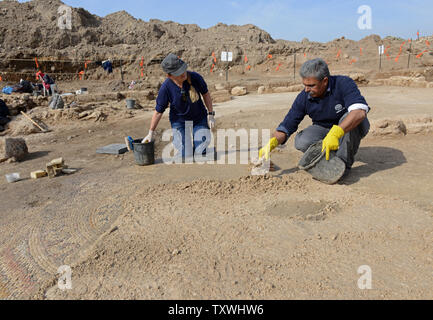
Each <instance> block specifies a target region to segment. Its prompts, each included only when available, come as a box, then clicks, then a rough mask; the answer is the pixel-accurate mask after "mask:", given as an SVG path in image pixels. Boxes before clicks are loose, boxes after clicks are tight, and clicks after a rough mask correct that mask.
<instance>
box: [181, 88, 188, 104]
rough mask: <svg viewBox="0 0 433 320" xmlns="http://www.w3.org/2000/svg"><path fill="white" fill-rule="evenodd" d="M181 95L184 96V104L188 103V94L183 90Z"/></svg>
mask: <svg viewBox="0 0 433 320" xmlns="http://www.w3.org/2000/svg"><path fill="white" fill-rule="evenodd" d="M180 94H181V95H182V102H188V92H187V91H185V90H184V89H183V88H182V89H181V90H180Z"/></svg>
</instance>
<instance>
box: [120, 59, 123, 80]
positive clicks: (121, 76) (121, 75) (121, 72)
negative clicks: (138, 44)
mask: <svg viewBox="0 0 433 320" xmlns="http://www.w3.org/2000/svg"><path fill="white" fill-rule="evenodd" d="M120 78H121V79H122V82H123V70H122V59H120Z"/></svg>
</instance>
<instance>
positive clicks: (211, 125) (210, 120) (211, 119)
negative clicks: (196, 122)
mask: <svg viewBox="0 0 433 320" xmlns="http://www.w3.org/2000/svg"><path fill="white" fill-rule="evenodd" d="M207 120H208V123H209V128H210V129H211V130H212V129H213V128H215V117H214V116H213V115H208V116H207Z"/></svg>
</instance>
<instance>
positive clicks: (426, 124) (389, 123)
mask: <svg viewBox="0 0 433 320" xmlns="http://www.w3.org/2000/svg"><path fill="white" fill-rule="evenodd" d="M432 131H433V119H432V117H431V116H428V115H425V116H418V117H415V118H414V117H407V118H401V119H382V120H376V121H374V122H372V124H371V130H370V133H371V134H372V135H375V136H387V135H392V136H398V135H406V134H417V133H427V132H432Z"/></svg>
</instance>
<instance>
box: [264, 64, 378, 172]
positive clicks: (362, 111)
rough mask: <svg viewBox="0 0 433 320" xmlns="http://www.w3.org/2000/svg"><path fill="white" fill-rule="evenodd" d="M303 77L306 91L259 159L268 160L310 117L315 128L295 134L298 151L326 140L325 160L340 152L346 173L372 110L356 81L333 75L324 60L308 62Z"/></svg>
mask: <svg viewBox="0 0 433 320" xmlns="http://www.w3.org/2000/svg"><path fill="white" fill-rule="evenodd" d="M300 74H301V77H302V81H303V84H304V86H305V90H303V91H302V92H301V93H300V94H299V95H298V97H297V98H296V100H295V102H294V103H293V106H292V108H291V109H290V111H289V113H288V114H287V116H286V118H285V119H284V121H283V122H282V123H281V124H280V126H279V127H278V128H277V130H276V132H275V134H274V137H273V138H272V139H271V140H270V141H269V143H268V144H267V145H266V146H265V147H263V148H262V149H261V150H260V152H259V157H260V158H265V159H266V160H269V158H270V153H271V152H272V150H274V149H275V148H276V147H277V146H278V145H280V144H285V143H286V142H287V139H288V138H289V137H290V136H291V135H292V134H293V133H295V132H296V131H297V130H298V126H299V124H300V123H301V121H302V120H303V119H304V117H305V116H306V115H308V116H310V118H311V119H312V120H313V125H312V126H310V127H308V128H306V129H305V130H303V131H301V132H299V133H298V134H297V135H296V138H295V148H296V149H298V150H300V151H302V152H306V151H307V149H308V148H309V147H310V146H311V145H312V144H315V143H316V142H318V141H320V140H323V146H322V152H323V151H326V160H329V153H330V151H336V150H338V151H337V154H336V155H337V157H339V158H340V159H341V160H343V161H344V163H345V164H346V171H348V170H350V169H351V167H352V165H353V163H354V161H355V155H356V153H357V152H358V148H359V145H360V143H361V139H363V138H364V137H365V136H366V135H367V133H368V131H369V130H370V123H369V121H368V119H367V113H368V112H369V111H370V107H369V106H368V104H367V102H366V101H365V99H364V97H363V96H362V95H361V93H360V91H359V89H358V87H357V85H356V84H355V82H354V81H353V80H352V79H351V78H349V77H345V76H331V75H330V73H329V69H328V65H327V64H326V62H325V61H324V60H322V59H314V60H310V61H307V62H306V63H305V64H304V65H303V66H302V68H301V71H300Z"/></svg>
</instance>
